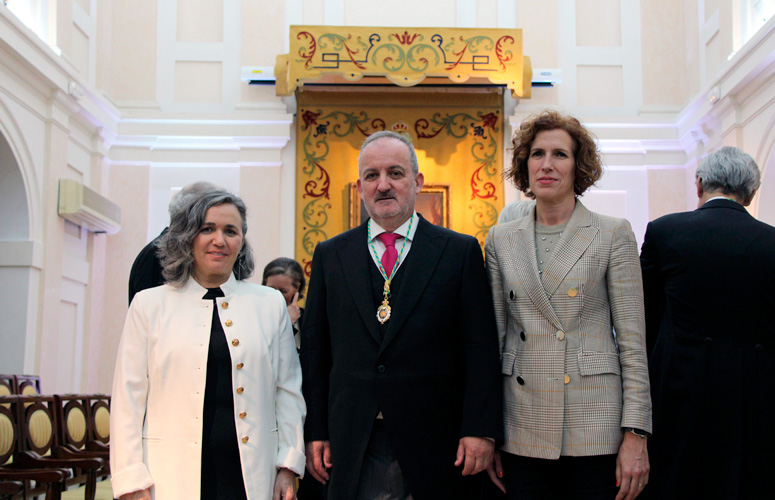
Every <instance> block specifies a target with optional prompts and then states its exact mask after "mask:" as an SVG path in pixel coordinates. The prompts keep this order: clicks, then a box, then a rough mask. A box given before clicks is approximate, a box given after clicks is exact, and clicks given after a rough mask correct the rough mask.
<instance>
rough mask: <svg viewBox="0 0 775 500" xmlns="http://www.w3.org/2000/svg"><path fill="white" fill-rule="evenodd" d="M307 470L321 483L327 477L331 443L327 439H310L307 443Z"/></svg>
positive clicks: (324, 481) (329, 466) (330, 464)
mask: <svg viewBox="0 0 775 500" xmlns="http://www.w3.org/2000/svg"><path fill="white" fill-rule="evenodd" d="M306 451H307V472H309V473H310V474H312V477H314V478H315V479H317V480H318V481H320V482H321V483H323V484H326V482H327V481H328V479H329V476H328V471H326V469H330V468H331V466H332V465H333V464H332V463H331V443H330V442H329V441H311V442H309V443H307V450H306Z"/></svg>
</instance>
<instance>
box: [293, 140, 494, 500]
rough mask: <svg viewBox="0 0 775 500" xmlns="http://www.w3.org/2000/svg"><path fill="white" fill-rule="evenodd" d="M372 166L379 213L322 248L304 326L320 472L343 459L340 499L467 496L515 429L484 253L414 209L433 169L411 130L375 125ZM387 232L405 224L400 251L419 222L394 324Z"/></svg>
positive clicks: (313, 466) (374, 210)
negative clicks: (421, 161)
mask: <svg viewBox="0 0 775 500" xmlns="http://www.w3.org/2000/svg"><path fill="white" fill-rule="evenodd" d="M358 171H359V176H360V178H359V179H358V182H357V186H358V192H359V193H360V194H361V197H362V199H363V201H364V203H365V205H366V208H367V210H368V212H369V214H370V216H371V219H370V220H368V221H366V222H365V223H363V224H361V225H360V226H359V227H357V228H355V229H352V230H350V231H347V232H345V233H343V234H341V235H339V236H337V237H335V238H332V239H330V240H327V241H324V242H322V243H320V244H319V245H318V246H317V248H316V249H315V254H314V257H313V259H312V276H311V280H310V288H309V295H308V298H307V303H306V311H305V316H304V325H303V326H302V332H301V336H302V340H301V359H302V367H303V373H304V382H303V390H304V397H305V399H306V401H307V406H308V414H307V422H306V427H305V440H306V441H307V470H308V471H309V472H310V473H311V474H312V475H313V476H314V477H316V478H317V479H318V480H320V481H322V482H324V481H327V480H328V479H329V471H328V470H327V468H330V473H331V475H330V484H329V490H328V492H329V498H330V499H331V500H354V499H369V500H370V499H374V498H380V499H383V498H384V499H404V498H412V499H414V500H440V499H443V500H450V499H457V498H462V496H463V493H462V489H461V487H460V483H461V482H462V475H469V474H474V473H478V472H480V471H482V470H484V469H485V468H488V467H489V466H490V464H491V462H492V454H493V449H494V447H493V440H492V438H495V439H498V440H500V439H501V437H502V434H503V428H502V395H501V381H500V368H499V360H498V344H497V334H496V329H495V323H494V314H493V306H492V298H491V294H490V293H489V288H488V285H487V277H486V275H485V271H484V264H483V259H482V251H481V249H480V247H479V244H478V243H477V241H476V239H474V238H472V237H471V236H464V235H461V234H458V233H455V232H453V231H450V230H447V229H444V228H440V227H437V226H434V225H432V224H430V223H429V222H427V221H426V220H425V219H423V218H422V217H419V216H418V215H417V214H416V213H415V212H414V205H415V198H416V196H417V193H419V192H420V190H421V189H422V185H423V175H422V174H421V173H419V172H418V167H417V157H416V155H415V152H414V149H413V147H412V145H411V143H410V142H409V141H408V140H406V139H405V138H403V137H402V136H400V135H398V134H395V133H393V132H378V133H376V134H374V135H372V136H370V137H369V138H368V139H367V140H366V141H365V142H364V145H363V147H362V148H361V153H360V158H359V169H358ZM410 224H411V230H409V226H410ZM369 231H370V232H371V237H372V238H373V240H369V237H368V234H369ZM382 232H395V233H398V234H400V235H401V236H402V238H399V239H398V240H397V241H396V242H395V248H396V251H397V252H398V253H400V252H401V249H402V247H403V246H404V242H405V240H404V238H403V237H404V236H407V234H408V239H407V240H406V247H405V248H403V255H401V256H400V260H399V265H398V267H397V272H396V274H395V276H394V277H393V279H392V281H391V285H390V295H389V299H388V300H389V306H390V308H391V315H390V318H389V319H388V320H387V321H386V322H385V323H384V324H381V323H380V322H379V321H378V319H377V309H378V307H379V306H380V305H381V304H382V303H383V299H384V297H383V285H384V283H385V279H384V277H383V275H382V274H381V272H380V269H379V267H378V264H377V262H378V258H379V259H380V261H381V258H382V253H383V252H384V251H385V246H384V245H383V244H382V243H381V242H380V239H379V238H377V235H378V234H379V233H382ZM372 246H373V249H372ZM374 252H376V253H377V256H378V257H375V256H374V255H373V254H374ZM488 438H489V439H488ZM324 465H325V467H324ZM493 474H494V473H493Z"/></svg>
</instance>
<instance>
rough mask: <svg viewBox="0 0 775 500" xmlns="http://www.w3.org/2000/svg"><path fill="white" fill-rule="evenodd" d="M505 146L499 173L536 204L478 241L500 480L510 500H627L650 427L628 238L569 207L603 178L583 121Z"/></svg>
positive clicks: (529, 127) (639, 296)
mask: <svg viewBox="0 0 775 500" xmlns="http://www.w3.org/2000/svg"><path fill="white" fill-rule="evenodd" d="M513 146H514V154H513V158H512V165H511V168H510V169H509V170H508V171H507V172H506V177H507V178H509V179H510V180H511V181H512V182H514V184H515V185H516V186H517V188H518V189H520V190H521V191H523V192H524V193H525V194H526V195H527V196H528V197H531V198H535V200H536V202H535V205H534V206H533V207H531V208H530V210H528V211H527V214H526V215H524V216H522V217H520V218H517V219H516V220H513V221H511V222H507V223H505V224H500V225H497V226H495V227H493V228H492V229H491V230H490V233H489V235H488V237H487V242H486V245H485V251H486V257H487V272H488V275H489V279H490V285H491V287H492V292H493V301H494V303H495V314H496V320H497V326H498V335H499V338H500V348H501V360H502V370H501V371H502V373H503V377H504V379H503V386H504V425H505V433H504V434H505V442H504V444H503V446H502V447H501V450H500V453H499V460H496V472H497V473H498V475H499V476H501V477H503V481H504V483H505V489H506V491H507V498H509V499H517V498H518V499H520V500H530V499H541V500H543V499H563V500H565V499H595V500H598V499H610V500H614V498H616V499H617V500H622V499H626V500H632V499H633V498H635V497H636V496H637V495H638V494H639V493H640V491H641V490H642V489H643V487H644V486H645V484H646V483H647V482H648V470H649V463H648V454H647V450H646V438H647V436H648V433H649V432H651V398H650V394H649V379H648V371H647V362H646V350H645V320H644V310H643V288H642V282H641V273H640V265H639V261H638V249H637V244H636V242H635V237H634V235H633V233H632V229H631V228H630V225H629V223H628V222H627V221H626V220H624V219H616V218H613V217H607V216H604V215H600V214H595V213H593V212H590V211H589V210H587V209H586V207H584V205H583V204H582V203H581V202H580V201H579V200H578V199H577V196H580V195H581V194H582V193H583V192H584V191H585V190H586V189H587V188H589V187H590V186H592V185H593V184H594V183H595V182H596V181H597V180H598V179H599V178H600V176H601V174H602V166H601V162H600V157H599V155H598V153H597V148H596V146H595V142H594V140H593V138H592V137H591V135H590V134H589V132H588V131H587V130H586V129H585V128H584V127H583V126H582V125H581V124H580V123H579V121H578V120H576V119H575V118H572V117H569V116H564V115H562V114H560V113H557V112H554V111H544V112H543V113H541V114H539V115H538V116H535V117H532V118H530V119H528V120H526V121H524V122H523V123H522V124H521V126H520V128H519V130H518V131H517V132H516V134H515V135H514V138H513ZM614 329H615V331H616V333H615V334H614Z"/></svg>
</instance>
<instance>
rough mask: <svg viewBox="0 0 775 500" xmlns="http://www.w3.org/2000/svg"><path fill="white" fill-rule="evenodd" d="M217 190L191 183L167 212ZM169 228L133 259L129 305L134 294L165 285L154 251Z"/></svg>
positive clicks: (213, 187)
mask: <svg viewBox="0 0 775 500" xmlns="http://www.w3.org/2000/svg"><path fill="white" fill-rule="evenodd" d="M213 189H217V187H216V186H215V185H214V184H210V183H209V182H193V183H191V184H188V185H186V186H184V187H183V189H181V190H180V191H178V192H177V193H175V194H174V195H173V196H172V199H171V200H170V204H169V212H170V215H172V213H173V212H177V211H178V208H179V207H181V206H183V204H184V203H186V202H187V197H188V196H191V195H199V194H202V193H204V192H206V191H211V190H213ZM168 229H169V228H167V227H165V228H164V230H163V231H162V232H161V234H159V236H157V237H156V238H154V239H153V240H151V242H150V243H148V244H147V245H145V246H144V247H143V249H142V250H140V253H139V254H137V257H135V261H134V263H133V264H132V270H131V271H129V303H130V304H131V303H132V299H133V298H135V294H136V293H137V292H139V291H141V290H145V289H146V288H154V287H157V286H161V285H163V284H164V283H166V280H165V279H164V276H162V274H161V272H162V267H161V262H160V261H159V258H158V257H157V256H156V249H157V248H158V244H159V241H160V240H161V239H162V238H163V237H164V235H165V234H167V230H168Z"/></svg>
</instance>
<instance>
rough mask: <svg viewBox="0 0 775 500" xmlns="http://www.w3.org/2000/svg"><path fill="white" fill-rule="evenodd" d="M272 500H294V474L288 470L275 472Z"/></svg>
mask: <svg viewBox="0 0 775 500" xmlns="http://www.w3.org/2000/svg"><path fill="white" fill-rule="evenodd" d="M272 500H296V474H294V473H293V471H291V470H289V469H285V468H283V469H280V470H278V471H277V477H276V478H275V480H274V495H272Z"/></svg>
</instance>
